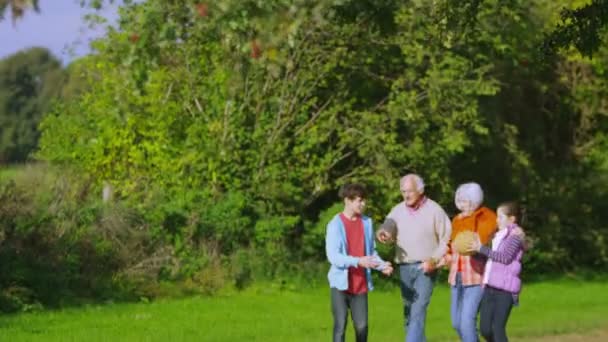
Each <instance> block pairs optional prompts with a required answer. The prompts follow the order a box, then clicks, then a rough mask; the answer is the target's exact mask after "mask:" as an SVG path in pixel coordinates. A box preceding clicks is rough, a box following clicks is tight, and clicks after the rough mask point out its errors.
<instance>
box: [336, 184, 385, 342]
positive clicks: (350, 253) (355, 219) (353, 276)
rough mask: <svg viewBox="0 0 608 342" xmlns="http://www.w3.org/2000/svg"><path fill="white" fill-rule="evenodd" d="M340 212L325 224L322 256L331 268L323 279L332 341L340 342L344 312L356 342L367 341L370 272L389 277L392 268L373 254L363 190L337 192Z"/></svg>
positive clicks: (351, 186) (350, 188)
mask: <svg viewBox="0 0 608 342" xmlns="http://www.w3.org/2000/svg"><path fill="white" fill-rule="evenodd" d="M340 197H341V198H342V199H343V200H344V210H343V211H342V212H341V213H340V214H337V215H336V216H334V218H333V219H332V220H331V221H330V222H329V223H328V224H327V234H326V237H325V252H326V254H327V260H329V263H330V264H331V267H330V269H329V273H328V274H327V278H328V279H329V287H330V288H331V311H332V315H333V318H334V328H333V341H334V342H343V341H344V332H345V329H346V318H347V316H348V310H349V309H350V313H351V316H352V319H353V324H354V326H355V336H356V340H357V342H365V341H367V321H368V320H367V316H368V314H367V311H368V310H367V293H368V292H369V291H371V290H373V285H372V277H371V269H372V268H373V269H376V270H378V271H381V272H382V273H383V274H384V275H387V276H388V275H391V273H392V272H393V267H392V266H391V263H390V262H386V261H383V260H382V259H381V258H380V257H379V256H378V253H377V252H376V245H375V241H374V232H373V228H372V220H371V218H369V217H367V216H364V215H363V210H364V209H365V198H366V190H365V187H364V186H363V185H361V184H347V185H345V186H343V187H342V188H341V189H340Z"/></svg>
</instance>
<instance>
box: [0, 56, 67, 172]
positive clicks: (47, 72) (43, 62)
mask: <svg viewBox="0 0 608 342" xmlns="http://www.w3.org/2000/svg"><path fill="white" fill-rule="evenodd" d="M63 82H64V74H63V70H62V67H61V62H60V61H59V60H58V59H57V58H56V57H54V56H53V55H52V54H51V53H50V52H49V51H48V50H46V49H44V48H31V49H28V50H25V51H21V52H18V53H16V54H14V55H11V56H9V57H7V58H5V59H4V60H2V61H0V136H1V137H2V139H1V141H0V162H2V163H6V162H9V163H11V162H20V161H24V160H26V159H27V158H28V156H29V154H30V152H32V151H33V150H34V149H35V148H36V146H37V142H38V136H39V133H38V123H39V122H40V119H41V118H42V116H43V114H44V113H45V112H46V111H47V110H48V109H49V107H50V104H51V102H52V101H53V99H55V98H56V97H57V96H58V95H59V94H60V91H61V87H62V84H63Z"/></svg>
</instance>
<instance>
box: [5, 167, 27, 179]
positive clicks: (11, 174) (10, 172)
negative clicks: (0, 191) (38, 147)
mask: <svg viewBox="0 0 608 342" xmlns="http://www.w3.org/2000/svg"><path fill="white" fill-rule="evenodd" d="M22 169H23V167H21V166H0V181H2V180H8V179H14V178H15V177H16V176H17V175H18V174H19V172H21V170H22Z"/></svg>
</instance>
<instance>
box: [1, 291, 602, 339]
mask: <svg viewBox="0 0 608 342" xmlns="http://www.w3.org/2000/svg"><path fill="white" fill-rule="evenodd" d="M606 290H608V286H607V285H606V283H605V282H602V281H595V282H582V281H575V280H559V281H546V282H539V283H534V284H530V285H527V286H526V287H525V289H524V292H523V294H522V298H521V305H520V306H519V307H517V308H515V309H514V310H513V312H512V316H511V319H510V321H509V325H508V332H509V335H510V337H511V340H513V341H545V340H552V341H555V340H560V338H559V336H561V335H565V336H578V337H579V338H581V339H580V340H581V341H582V340H585V338H584V337H585V336H587V335H586V334H589V335H588V336H593V334H596V332H597V331H604V330H605V329H606V328H608V291H606ZM328 295H329V291H328V289H327V288H325V287H315V288H308V289H299V290H296V289H290V290H286V289H281V288H279V287H276V286H267V287H261V286H260V285H256V286H253V287H251V288H249V289H247V290H245V291H241V292H236V291H224V292H222V293H220V294H218V295H216V296H213V297H192V298H182V299H165V300H158V301H153V302H149V303H134V304H120V303H105V304H103V305H91V306H84V307H78V308H69V309H63V310H57V311H40V312H33V313H22V314H17V315H7V316H3V317H0V340H2V341H167V340H171V341H327V340H330V336H331V329H332V320H331V314H330V311H329V300H328ZM401 312H402V309H401V298H400V295H399V291H398V289H397V288H396V287H392V288H391V287H387V288H383V289H380V290H376V291H374V292H373V293H371V294H370V331H369V340H370V341H401V340H403V329H402V316H401ZM427 321H428V325H427V336H428V337H429V341H457V338H456V336H455V334H454V333H453V331H452V329H451V327H450V320H449V289H448V287H447V286H445V285H443V284H441V285H438V286H437V287H436V288H435V292H434V294H433V298H432V302H431V307H430V309H429V313H428V319H427ZM348 329H349V331H348V335H347V340H348V341H354V338H353V334H352V326H351V325H349V327H348ZM566 340H568V341H570V340H571V339H566Z"/></svg>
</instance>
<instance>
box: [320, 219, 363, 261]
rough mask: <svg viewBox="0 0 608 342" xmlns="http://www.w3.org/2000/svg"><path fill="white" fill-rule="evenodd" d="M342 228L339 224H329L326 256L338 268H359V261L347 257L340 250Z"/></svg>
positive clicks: (326, 237)
mask: <svg viewBox="0 0 608 342" xmlns="http://www.w3.org/2000/svg"><path fill="white" fill-rule="evenodd" d="M339 229H340V227H339V226H338V225H337V224H332V222H330V223H329V224H327V232H326V235H325V254H326V255H327V260H328V261H329V263H331V264H332V265H334V266H336V267H340V268H346V267H357V265H358V264H359V259H358V258H355V257H352V256H350V255H347V254H346V253H345V251H341V250H340V231H339Z"/></svg>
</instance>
